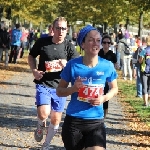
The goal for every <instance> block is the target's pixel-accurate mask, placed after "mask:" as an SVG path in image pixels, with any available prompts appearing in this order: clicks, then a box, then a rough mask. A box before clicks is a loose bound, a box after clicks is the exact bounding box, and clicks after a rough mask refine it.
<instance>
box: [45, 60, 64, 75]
mask: <svg viewBox="0 0 150 150" xmlns="http://www.w3.org/2000/svg"><path fill="white" fill-rule="evenodd" d="M45 68H46V72H58V71H61V70H62V66H60V64H59V60H53V61H45Z"/></svg>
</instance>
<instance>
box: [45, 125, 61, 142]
mask: <svg viewBox="0 0 150 150" xmlns="http://www.w3.org/2000/svg"><path fill="white" fill-rule="evenodd" d="M58 128H59V124H58V125H55V126H54V125H53V124H51V123H50V124H49V127H48V130H47V135H46V139H45V143H46V144H50V142H51V140H52V139H53V137H54V135H55V134H56V132H57V130H58Z"/></svg>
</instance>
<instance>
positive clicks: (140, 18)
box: [138, 11, 143, 41]
mask: <svg viewBox="0 0 150 150" xmlns="http://www.w3.org/2000/svg"><path fill="white" fill-rule="evenodd" d="M142 29H143V11H141V12H140V16H139V30H138V36H139V37H140V39H141V41H142Z"/></svg>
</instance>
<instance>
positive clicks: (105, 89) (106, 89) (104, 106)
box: [103, 83, 109, 109]
mask: <svg viewBox="0 0 150 150" xmlns="http://www.w3.org/2000/svg"><path fill="white" fill-rule="evenodd" d="M108 91H109V85H108V83H106V84H105V87H104V95H106V94H107V93H108ZM108 102H109V101H106V102H104V103H103V109H108Z"/></svg>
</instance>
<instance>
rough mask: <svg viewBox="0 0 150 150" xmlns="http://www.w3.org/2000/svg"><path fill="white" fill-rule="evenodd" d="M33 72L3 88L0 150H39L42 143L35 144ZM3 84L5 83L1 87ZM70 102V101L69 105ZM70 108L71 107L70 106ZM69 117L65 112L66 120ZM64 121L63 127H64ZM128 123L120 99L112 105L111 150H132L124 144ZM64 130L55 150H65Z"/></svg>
mask: <svg viewBox="0 0 150 150" xmlns="http://www.w3.org/2000/svg"><path fill="white" fill-rule="evenodd" d="M32 80H33V76H32V74H31V73H30V72H21V73H20V74H19V75H16V76H14V77H12V78H11V79H10V80H8V81H4V82H3V86H0V132H1V134H0V150H38V149H40V148H41V145H42V143H43V141H44V140H42V142H40V143H37V142H36V141H35V140H34V136H33V131H34V130H35V127H36V123H37V122H36V107H35V105H34V103H35V98H34V95H35V88H34V83H33V82H32ZM0 84H1V83H0ZM68 101H69V98H68V100H67V103H68ZM66 106H67V104H66ZM64 116H65V112H64V115H63V118H64ZM63 118H62V122H61V125H62V123H63ZM127 124H128V122H126V121H125V120H124V113H123V109H122V107H121V105H120V104H119V102H118V100H117V98H114V99H112V100H111V101H110V105H109V114H108V118H107V119H106V127H107V150H131V149H132V147H131V146H132V145H131V143H130V144H129V143H125V142H123V141H124V139H127V138H130V135H129V134H128V126H127ZM60 133H61V127H60V129H59V132H58V133H57V135H56V136H55V137H54V139H53V141H52V143H51V146H52V149H53V150H65V148H64V147H63V142H62V140H61V136H60Z"/></svg>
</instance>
